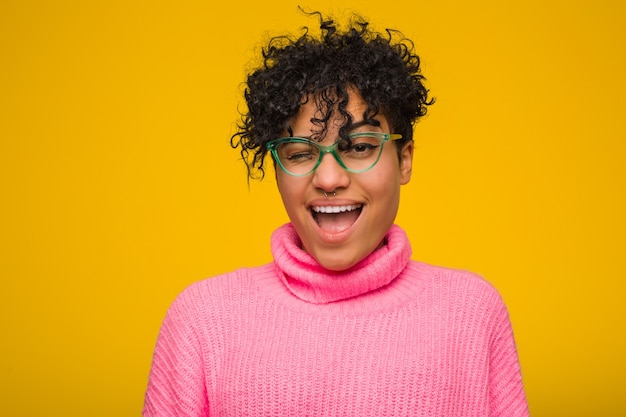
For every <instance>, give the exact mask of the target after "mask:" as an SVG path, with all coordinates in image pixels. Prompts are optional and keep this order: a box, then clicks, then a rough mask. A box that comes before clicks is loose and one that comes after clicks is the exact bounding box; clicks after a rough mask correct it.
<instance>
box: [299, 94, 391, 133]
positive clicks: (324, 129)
mask: <svg viewBox="0 0 626 417" xmlns="http://www.w3.org/2000/svg"><path fill="white" fill-rule="evenodd" d="M339 101H340V100H332V108H330V106H329V104H328V103H329V102H327V101H324V100H323V99H322V98H321V97H319V96H312V95H311V96H308V97H306V99H305V100H304V102H303V104H302V105H301V106H300V108H299V109H298V113H297V114H296V115H295V116H294V117H293V118H292V119H291V120H290V121H289V126H290V127H291V129H292V130H293V134H294V135H295V136H305V135H310V134H312V133H324V135H327V134H336V131H337V130H339V129H340V128H341V127H342V126H344V125H345V124H346V123H347V122H348V120H347V118H346V117H345V116H344V115H343V114H342V113H340V112H339V110H338V108H337V107H338V102H339ZM368 107H369V106H368V104H367V102H365V100H363V97H362V96H361V94H360V92H359V91H358V90H355V89H349V90H348V96H347V103H346V106H345V112H346V113H348V114H349V115H350V118H351V120H350V124H351V125H353V126H354V128H356V127H358V126H361V125H363V124H364V123H363V121H364V115H365V113H366V112H367V110H368ZM329 111H331V113H330V117H329ZM372 119H374V120H376V121H377V122H378V123H379V124H380V126H381V127H383V129H384V128H385V127H387V120H386V118H385V117H384V115H382V114H377V115H376V116H374V117H372ZM365 126H373V124H371V123H365Z"/></svg>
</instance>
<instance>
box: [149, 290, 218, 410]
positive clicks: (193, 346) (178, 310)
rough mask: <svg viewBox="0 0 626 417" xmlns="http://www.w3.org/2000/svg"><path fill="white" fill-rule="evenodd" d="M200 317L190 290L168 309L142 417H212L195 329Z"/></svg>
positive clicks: (153, 363) (198, 340)
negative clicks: (210, 416) (190, 295)
mask: <svg viewBox="0 0 626 417" xmlns="http://www.w3.org/2000/svg"><path fill="white" fill-rule="evenodd" d="M199 316H200V314H199V312H198V310H197V309H196V308H195V307H194V303H193V299H191V297H189V291H186V292H183V293H182V294H181V295H180V296H179V297H178V298H177V299H176V300H175V301H174V303H173V304H172V306H171V307H170V309H169V310H168V312H167V315H166V317H165V320H164V321H163V324H162V326H161V331H160V333H159V337H158V340H157V344H156V348H155V351H154V357H153V359H152V369H151V371H150V378H149V382H148V389H147V391H146V396H145V403H144V409H143V417H200V416H203V417H204V416H208V415H209V413H208V401H207V392H206V385H205V375H204V360H203V355H202V348H201V344H200V339H199V337H198V331H197V328H196V325H197V323H198V322H199V320H200V317H199Z"/></svg>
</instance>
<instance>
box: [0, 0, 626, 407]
mask: <svg viewBox="0 0 626 417" xmlns="http://www.w3.org/2000/svg"><path fill="white" fill-rule="evenodd" d="M300 3H301V4H302V5H303V6H305V7H309V8H313V9H319V10H322V11H324V12H330V13H334V14H336V15H337V16H342V15H346V14H349V12H350V10H352V9H355V10H358V11H360V12H361V13H362V14H363V15H364V16H366V17H368V18H369V19H370V21H371V22H372V23H373V25H374V26H375V27H376V28H378V29H383V28H385V27H392V28H397V29H401V30H402V31H403V32H404V33H405V34H406V35H407V36H408V37H410V38H411V39H413V40H414V41H415V43H416V46H417V49H418V51H419V52H420V54H421V55H422V57H423V68H424V73H425V75H426V76H427V78H428V85H429V87H430V89H431V90H432V92H433V93H434V95H435V96H436V97H437V103H436V105H435V106H433V107H432V108H431V113H430V114H429V116H428V117H426V118H425V119H424V120H423V122H422V123H420V124H419V125H418V126H417V128H416V155H415V160H416V163H415V172H414V177H413V181H412V183H411V184H410V185H409V186H407V187H405V189H404V194H403V201H402V204H401V208H400V214H399V217H398V223H399V224H401V225H402V226H404V227H405V228H406V229H407V231H408V233H409V235H410V236H411V238H412V243H413V249H414V258H415V259H419V260H423V261H426V262H429V263H435V264H442V265H447V266H451V267H457V268H463V269H469V270H473V271H476V272H479V273H481V274H483V275H484V276H485V277H487V279H489V280H490V281H491V282H493V283H494V284H495V285H496V287H498V288H499V290H500V291H501V293H502V295H503V297H504V299H505V301H506V302H507V304H508V306H509V308H510V313H511V316H512V321H513V325H514V329H515V332H516V337H517V341H518V347H519V354H520V358H521V363H522V367H523V375H524V381H525V384H526V388H527V394H528V398H529V402H530V407H531V412H532V413H533V415H534V416H535V417H554V416H568V417H572V416H618V415H624V414H625V413H626V400H625V399H624V398H625V397H624V395H623V391H624V380H623V377H624V375H625V374H626V365H625V362H624V360H623V355H624V352H626V343H625V329H624V317H625V316H626V311H625V307H624V305H625V304H626V303H625V302H624V297H625V296H626V291H625V284H624V281H625V280H626V238H625V236H626V222H625V220H624V217H625V216H624V215H625V212H626V204H625V200H626V198H625V194H626V192H625V189H626V187H625V185H626V184H625V182H626V181H625V180H626V145H625V141H626V135H625V133H626V128H625V122H624V120H625V111H626V82H625V81H624V78H625V74H626V58H625V52H626V29H625V28H626V6H625V4H626V3H624V2H622V1H620V0H614V1H609V0H599V1H598V0H585V1H553V0H523V1H522V0H520V1H510V2H502V1H496V0H492V1H488V0H475V1H464V0H457V1H411V2H409V1H402V2H399V1H398V2H394V1H384V2H372V3H371V4H369V5H365V3H366V2H362V1H354V0H336V1H330V0H326V1H308V2H307V1H302V2H300ZM297 4H298V2H296V1H278V0H273V1H272V0H270V1H267V2H259V1H257V0H255V1H251V0H244V1H238V2H227V1H221V2H216V1H213V0H211V1H187V0H185V1H176V2H175V1H171V2H168V1H61V0H56V1H28V0H25V1H21V0H12V1H9V0H1V1H0V277H1V286H0V318H1V323H0V324H1V327H0V373H1V376H0V397H1V398H0V415H2V416H7V417H9V416H10V417H21V416H44V415H48V416H50V415H54V416H65V417H71V416H81V417H84V416H122V417H124V416H129V417H130V416H137V415H139V413H140V409H141V406H142V401H143V393H144V390H145V386H146V381H147V375H148V371H149V367H150V361H151V355H152V349H153V347H154V343H155V339H156V336H157V332H158V329H159V325H160V323H161V320H162V318H163V315H164V314H165V311H166V309H167V307H168V305H169V303H170V302H171V301H172V300H173V299H174V297H175V296H176V294H178V293H179V292H180V291H181V290H182V289H183V288H184V287H186V286H187V285H188V284H190V283H192V282H194V281H198V280H201V279H203V278H205V277H209V276H213V275H215V274H217V273H221V272H225V271H229V270H232V269H234V268H237V267H240V266H244V265H246V266H247V265H258V264H261V263H264V262H267V261H269V260H270V254H269V235H270V233H271V231H272V230H273V229H274V228H275V227H277V226H278V225H280V224H282V223H283V222H285V221H286V216H285V214H284V213H283V209H282V206H281V204H280V201H279V198H278V194H277V192H276V190H275V186H274V182H273V178H272V174H271V173H270V175H269V176H268V178H267V179H266V181H264V182H262V183H258V182H253V183H252V184H251V185H250V188H248V187H247V185H246V177H245V170H244V167H243V165H242V164H241V162H240V161H238V152H237V151H234V150H232V149H231V148H230V146H229V137H230V135H231V134H232V133H233V132H234V131H235V122H236V120H237V117H238V113H237V108H238V106H239V107H240V108H241V101H240V94H241V85H240V83H241V81H242V80H243V78H244V75H245V73H246V68H250V65H251V64H250V63H251V60H252V59H253V57H255V56H256V55H257V54H258V52H259V47H260V45H261V43H260V42H261V41H262V40H263V39H267V38H268V36H271V35H276V34H280V33H282V32H283V31H284V30H290V31H292V30H297V29H298V28H300V27H301V26H303V25H311V26H315V25H316V21H315V19H310V18H306V17H304V16H303V15H302V14H301V13H299V12H298V10H297V8H296V5H297Z"/></svg>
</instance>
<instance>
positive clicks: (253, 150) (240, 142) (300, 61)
mask: <svg viewBox="0 0 626 417" xmlns="http://www.w3.org/2000/svg"><path fill="white" fill-rule="evenodd" d="M308 14H311V15H317V16H318V17H319V20H320V29H321V32H320V36H319V38H316V37H314V36H312V35H311V34H310V33H309V30H308V28H307V27H304V28H303V34H302V35H301V36H300V37H298V38H292V37H290V36H279V37H274V38H272V39H271V40H270V41H269V43H268V45H267V46H266V47H265V48H263V51H262V55H263V57H262V58H263V64H262V65H261V66H260V67H259V68H257V69H256V70H254V71H253V72H251V73H250V74H249V75H248V77H247V82H246V86H245V91H244V97H245V99H246V103H247V113H244V114H242V118H241V122H240V123H239V124H238V126H237V128H238V131H237V132H236V133H235V134H234V135H233V136H232V137H231V146H232V147H233V148H237V147H241V157H242V159H243V160H244V161H245V163H246V167H247V169H248V179H250V178H263V176H264V175H265V171H264V166H263V162H264V160H265V155H266V154H267V149H266V143H267V142H268V141H270V140H272V139H276V138H278V137H280V136H281V135H284V132H285V131H288V129H289V127H288V123H289V120H290V119H292V118H293V117H294V116H295V115H296V114H297V113H298V110H299V108H300V106H301V105H302V104H304V103H306V102H307V100H308V99H309V97H315V99H316V104H317V106H318V109H319V110H320V112H321V114H322V115H323V116H322V117H320V118H317V119H314V120H312V123H313V124H315V125H317V126H319V128H320V134H321V135H320V138H323V134H324V132H325V131H326V129H327V126H326V125H327V122H328V121H329V120H330V119H331V116H332V115H333V112H334V111H335V109H336V111H338V112H339V114H340V115H341V116H342V117H343V119H344V124H343V126H342V127H341V128H340V130H339V135H340V137H343V138H345V137H347V133H348V131H349V129H350V125H351V123H352V118H351V116H350V114H349V113H348V112H347V111H346V106H347V103H348V90H349V89H356V90H357V91H358V92H359V93H360V94H361V96H362V98H363V100H364V101H365V103H367V105H368V108H367V110H366V111H365V114H364V115H363V117H364V119H365V120H366V121H367V122H368V123H370V124H372V125H375V126H376V125H378V122H377V121H376V120H374V119H373V117H374V116H376V115H377V114H379V113H380V114H383V115H384V116H385V117H386V118H387V120H388V121H389V123H390V125H391V128H392V129H393V133H399V134H401V135H402V139H401V140H398V141H396V144H397V146H398V151H400V150H401V149H402V145H404V143H406V142H407V141H410V140H413V125H414V124H415V123H416V122H417V121H418V119H419V118H420V117H422V116H424V115H425V114H426V111H427V106H429V105H431V104H433V102H434V99H432V98H429V97H428V93H429V91H428V90H427V89H426V87H425V86H424V84H423V81H424V77H423V75H422V74H421V71H420V58H419V56H418V55H417V54H416V53H415V52H414V45H413V42H411V41H410V40H409V39H406V38H405V37H403V36H402V35H401V34H400V33H399V32H397V31H395V30H391V29H387V30H386V31H385V33H384V34H383V33H379V32H375V31H372V30H371V29H370V28H369V24H368V22H366V21H365V20H363V18H361V17H354V18H353V19H352V21H351V22H350V25H349V28H348V29H347V30H345V31H341V30H339V29H338V27H337V26H336V25H335V23H334V21H333V20H332V19H325V18H324V17H323V16H322V14H321V13H319V12H313V13H308ZM320 140H321V139H320ZM255 169H256V170H258V172H259V174H260V175H255Z"/></svg>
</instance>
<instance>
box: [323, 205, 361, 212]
mask: <svg viewBox="0 0 626 417" xmlns="http://www.w3.org/2000/svg"><path fill="white" fill-rule="evenodd" d="M361 206H362V204H346V205H334V204H331V205H323V206H311V210H313V211H315V212H318V213H341V212H344V211H351V210H356V209H358V208H359V207H361Z"/></svg>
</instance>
